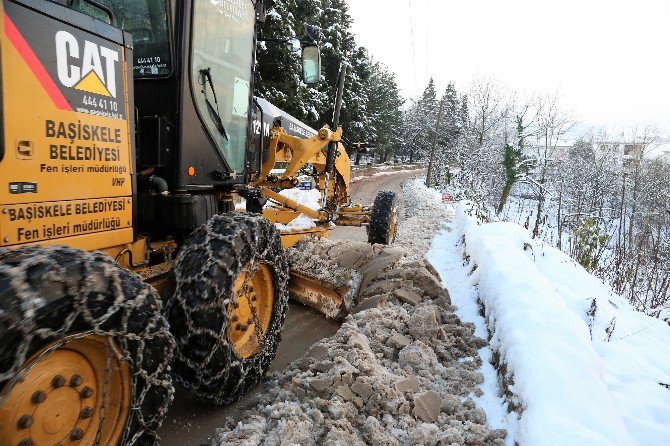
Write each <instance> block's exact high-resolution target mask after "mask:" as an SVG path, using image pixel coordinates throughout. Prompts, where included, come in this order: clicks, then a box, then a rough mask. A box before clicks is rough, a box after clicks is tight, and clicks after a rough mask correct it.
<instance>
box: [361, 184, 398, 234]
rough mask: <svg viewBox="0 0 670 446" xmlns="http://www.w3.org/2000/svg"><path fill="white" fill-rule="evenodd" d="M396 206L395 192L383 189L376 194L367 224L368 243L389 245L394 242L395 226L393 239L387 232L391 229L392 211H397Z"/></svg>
mask: <svg viewBox="0 0 670 446" xmlns="http://www.w3.org/2000/svg"><path fill="white" fill-rule="evenodd" d="M397 207H398V195H397V194H396V193H395V192H393V191H388V190H383V191H380V192H379V193H378V194H377V197H376V198H375V203H374V205H373V206H372V216H371V218H370V226H368V242H369V243H373V244H374V243H378V244H382V245H390V244H391V243H393V242H394V240H395V234H397V233H398V231H397V228H396V232H395V234H394V237H393V240H389V232H390V230H391V219H392V218H393V213H394V212H397ZM396 224H397V222H396Z"/></svg>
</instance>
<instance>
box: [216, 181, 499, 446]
mask: <svg viewBox="0 0 670 446" xmlns="http://www.w3.org/2000/svg"><path fill="white" fill-rule="evenodd" d="M404 189H405V194H406V197H405V199H406V200H405V201H406V202H407V203H408V209H407V214H408V215H407V216H408V220H407V221H406V222H405V223H404V224H403V226H401V228H400V230H399V234H398V240H397V246H396V247H395V248H392V249H390V250H389V251H388V257H393V258H398V259H399V260H398V261H397V262H394V263H393V266H391V267H389V268H390V269H389V270H386V271H379V272H378V273H377V274H378V275H379V280H377V281H374V280H372V282H371V281H370V280H371V279H370V278H369V275H370V271H368V272H367V273H366V274H367V276H366V278H364V282H363V283H364V286H363V288H364V289H363V290H362V293H363V294H365V293H366V292H367V293H368V294H369V299H370V300H369V301H366V302H373V303H378V304H379V307H376V306H374V305H370V308H368V309H362V311H360V312H359V313H357V314H354V315H352V316H349V317H348V318H347V320H346V321H345V323H344V324H343V325H342V327H341V329H340V330H339V331H338V333H337V334H336V335H335V336H333V337H332V338H330V339H326V340H324V341H322V342H320V343H319V344H317V345H315V346H314V347H312V349H311V350H310V351H309V352H308V353H307V355H305V357H304V358H303V359H301V360H298V361H296V362H295V363H293V364H292V365H291V366H289V367H288V369H287V370H285V371H283V372H281V373H277V374H274V375H272V376H271V377H270V379H269V382H268V383H267V389H266V391H265V392H263V393H262V395H260V396H259V401H258V404H257V405H256V407H255V408H254V409H252V410H250V411H248V412H247V413H246V416H245V417H244V418H243V420H242V421H241V422H239V423H237V424H232V423H231V425H230V426H226V427H224V428H222V429H220V430H218V432H217V433H216V435H215V437H214V439H213V441H212V444H213V445H223V444H225V445H280V444H281V445H283V444H286V445H288V444H300V445H317V444H318V445H365V444H369V445H380V446H389V445H405V444H408V445H409V444H411V445H437V444H441V445H465V444H478V445H502V444H503V438H504V436H505V432H504V431H501V430H492V429H490V428H489V427H488V424H487V422H486V415H485V413H484V412H483V411H482V410H481V409H479V408H477V407H476V405H475V402H474V398H476V396H477V395H481V390H480V389H479V385H480V384H481V383H482V381H483V376H482V374H481V373H480V372H479V370H480V368H481V359H480V358H479V356H478V355H477V350H478V349H479V348H481V347H483V346H484V345H485V341H483V340H482V339H479V338H477V337H475V336H474V326H473V325H472V324H466V323H463V322H461V321H460V320H459V318H458V317H457V316H456V315H455V313H454V310H455V308H454V307H452V306H451V305H450V302H449V299H448V296H447V295H446V294H445V293H444V291H443V290H442V289H441V288H440V286H439V282H438V281H437V279H436V278H435V277H434V275H433V274H434V273H433V272H432V271H434V270H432V268H431V267H430V266H429V265H426V264H424V263H423V261H422V260H420V259H421V258H422V257H423V255H424V254H425V253H426V252H427V251H428V250H429V248H430V244H431V240H432V239H433V237H434V236H435V234H436V233H437V231H439V230H440V229H441V228H443V226H444V224H445V223H446V222H447V221H448V220H449V219H450V216H451V215H453V211H452V214H449V212H450V211H449V210H448V209H447V208H446V207H443V206H441V205H440V206H435V201H434V200H435V194H434V193H433V192H431V191H428V190H426V189H425V188H423V189H422V188H421V187H419V186H418V185H416V183H414V182H411V183H408V184H407V185H406V187H405V188H404ZM437 208H439V212H441V214H439V215H436V209H437ZM436 217H438V218H437V219H436ZM436 220H437V221H436ZM383 254H384V253H383ZM384 255H387V254H384ZM412 268H415V270H413V269H412ZM371 270H374V268H372V269H371ZM429 270H430V271H429ZM414 271H416V274H414ZM414 276H416V277H414ZM391 278H393V279H391ZM419 279H420V280H421V281H423V283H425V287H424V289H416V288H414V287H415V286H416V283H417V280H419ZM403 281H404V282H403ZM366 284H367V285H366ZM410 284H411V285H410ZM398 288H402V289H404V290H406V292H405V293H404V294H403V293H400V294H398V293H397V291H398ZM366 289H367V291H366ZM412 290H415V291H412ZM400 295H402V296H403V297H402V298H400V297H398V296H400ZM362 306H363V308H365V306H366V303H365V302H364V303H363V304H362ZM359 310H361V307H359Z"/></svg>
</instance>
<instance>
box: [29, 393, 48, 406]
mask: <svg viewBox="0 0 670 446" xmlns="http://www.w3.org/2000/svg"><path fill="white" fill-rule="evenodd" d="M46 399H47V394H46V393H44V392H42V391H41V390H38V391H37V392H35V393H33V396H32V398H31V401H32V402H33V404H42V403H43V402H44V401H45V400H46Z"/></svg>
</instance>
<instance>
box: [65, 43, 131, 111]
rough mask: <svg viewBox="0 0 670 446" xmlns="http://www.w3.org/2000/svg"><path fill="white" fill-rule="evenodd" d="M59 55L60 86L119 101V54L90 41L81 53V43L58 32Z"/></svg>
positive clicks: (85, 44)
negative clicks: (117, 65)
mask: <svg viewBox="0 0 670 446" xmlns="http://www.w3.org/2000/svg"><path fill="white" fill-rule="evenodd" d="M56 55H57V63H58V80H59V81H60V83H61V84H63V85H65V86H66V87H68V88H74V89H76V90H80V91H84V92H87V93H92V94H97V95H100V96H107V97H112V98H116V63H117V62H119V53H118V51H114V50H111V49H109V48H105V47H104V46H102V45H97V44H95V43H93V42H90V41H88V40H87V41H85V42H84V48H83V52H82V51H81V48H80V45H79V42H78V41H77V39H76V38H75V37H74V36H73V35H72V34H70V33H69V32H67V31H58V32H57V33H56ZM103 59H104V64H103ZM103 68H104V69H103Z"/></svg>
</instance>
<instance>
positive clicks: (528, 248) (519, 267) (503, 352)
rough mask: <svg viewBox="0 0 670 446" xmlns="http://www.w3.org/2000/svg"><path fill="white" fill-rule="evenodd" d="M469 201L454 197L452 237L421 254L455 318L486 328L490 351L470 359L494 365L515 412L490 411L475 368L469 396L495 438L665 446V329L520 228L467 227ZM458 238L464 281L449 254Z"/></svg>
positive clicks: (668, 406) (669, 395)
mask: <svg viewBox="0 0 670 446" xmlns="http://www.w3.org/2000/svg"><path fill="white" fill-rule="evenodd" d="M469 206H470V207H472V206H471V205H470V204H468V203H459V204H458V206H457V210H456V221H455V226H454V228H453V233H450V232H449V231H445V232H443V233H442V234H440V235H439V236H438V237H437V239H436V240H435V243H434V246H433V250H432V251H431V253H429V256H428V258H429V260H431V262H432V263H433V264H435V265H436V267H437V269H438V271H439V272H440V273H442V274H443V276H442V277H443V280H445V282H447V285H448V286H449V288H450V290H451V291H452V299H453V302H454V304H455V305H457V306H458V307H459V310H458V314H459V316H461V317H462V318H463V319H464V320H471V321H474V322H475V326H476V327H477V331H476V334H477V335H479V336H485V333H484V332H483V331H484V330H487V331H488V332H489V334H490V338H491V340H490V349H491V352H492V354H490V353H488V352H487V348H484V349H482V350H480V352H479V353H480V356H481V357H482V358H483V359H484V358H487V359H493V360H494V362H495V363H496V365H497V366H498V377H499V378H500V380H501V381H502V383H503V385H504V387H503V389H502V391H503V393H504V394H505V399H506V401H507V403H508V404H509V406H510V408H511V409H513V410H514V411H516V412H518V414H519V416H518V418H517V416H516V413H515V412H512V413H511V414H508V415H505V414H504V413H501V412H500V408H501V401H500V397H499V393H498V392H499V391H498V392H496V389H495V385H494V383H492V382H490V381H492V380H491V378H492V376H491V375H492V370H491V369H490V368H488V367H487V364H486V363H485V364H484V367H483V370H482V372H483V373H484V376H485V384H484V386H483V390H484V398H480V399H479V400H477V403H478V406H479V407H482V408H484V410H485V411H486V413H487V416H488V419H489V422H490V423H491V425H492V427H497V423H499V422H502V423H503V424H504V425H505V427H506V428H507V429H508V431H509V433H510V434H509V435H508V438H507V440H506V442H507V444H510V441H511V439H512V438H514V440H515V441H516V442H518V443H519V444H522V445H554V444H555V445H565V444H570V445H612V444H617V445H628V444H630V445H635V444H639V445H656V444H667V438H668V436H669V435H670V422H669V421H668V420H670V391H669V390H668V389H667V388H666V387H663V386H661V385H659V383H670V342H669V341H670V327H668V325H667V324H665V323H663V322H662V321H658V320H657V319H654V318H651V317H648V316H646V315H644V314H642V313H638V312H636V311H634V310H633V309H632V308H631V307H630V305H629V304H628V303H627V302H626V301H625V300H624V299H622V298H621V297H619V296H616V295H614V294H613V293H612V291H611V289H610V288H609V287H608V286H606V285H605V284H603V283H602V282H601V281H600V280H598V279H597V278H595V277H594V276H592V275H590V274H589V273H587V272H586V271H585V270H584V269H583V268H582V267H581V266H579V265H578V264H576V262H574V261H573V260H572V259H570V258H569V257H567V256H566V255H565V254H563V253H562V252H560V251H559V250H556V249H554V248H551V247H550V246H548V245H546V244H545V243H543V242H541V241H538V240H533V239H531V238H530V236H529V234H528V231H527V230H525V229H524V228H523V227H521V226H519V225H516V224H513V223H500V222H496V223H488V224H478V223H477V220H476V219H475V218H473V217H471V216H470V214H471V213H472V212H470V210H469V209H468V207H469ZM461 241H464V242H465V247H464V252H463V251H462V252H461V253H462V254H465V255H466V256H467V260H466V261H465V265H466V267H467V268H468V269H469V271H471V272H472V273H471V276H470V278H469V280H467V279H466V278H465V277H463V274H462V270H463V266H462V265H463V264H464V261H463V257H460V258H459V257H458V251H457V250H456V246H458V245H461V246H462V243H460V242H461ZM459 276H460V277H459ZM452 281H454V283H452ZM461 297H463V299H461ZM477 300H479V301H480V303H481V306H482V307H483V309H484V318H482V317H481V316H479V315H478V312H479V309H478V307H479V306H480V303H478V302H477ZM482 323H484V324H485V326H482ZM612 330H613V331H612ZM496 393H498V395H496Z"/></svg>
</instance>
